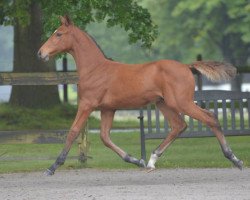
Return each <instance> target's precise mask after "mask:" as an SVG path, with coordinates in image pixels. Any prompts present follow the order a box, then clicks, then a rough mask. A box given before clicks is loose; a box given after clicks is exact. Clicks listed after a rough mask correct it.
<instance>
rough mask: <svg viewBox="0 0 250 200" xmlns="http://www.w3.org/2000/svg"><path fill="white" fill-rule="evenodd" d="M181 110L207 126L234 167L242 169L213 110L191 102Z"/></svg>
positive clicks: (241, 164)
mask: <svg viewBox="0 0 250 200" xmlns="http://www.w3.org/2000/svg"><path fill="white" fill-rule="evenodd" d="M182 110H183V113H184V114H186V115H189V116H190V117H192V118H195V119H197V120H199V121H201V122H203V123H205V124H206V125H207V126H209V127H210V129H211V130H212V131H213V132H214V134H215V136H216V137H217V139H218V141H219V143H220V146H221V149H222V152H223V154H224V156H225V157H226V158H227V159H229V160H230V161H231V162H232V163H233V164H234V165H235V166H236V167H238V168H239V169H242V167H243V162H242V161H241V160H239V159H238V158H237V157H236V156H235V155H234V153H233V151H232V150H231V148H230V147H229V145H228V144H227V142H226V139H225V136H224V134H223V132H222V130H221V126H220V124H219V121H218V119H217V116H215V115H214V113H213V112H210V111H208V110H205V109H201V108H200V107H198V106H197V105H195V104H194V103H193V102H192V103H190V104H188V105H186V106H185V108H182Z"/></svg>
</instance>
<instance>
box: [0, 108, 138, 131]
mask: <svg viewBox="0 0 250 200" xmlns="http://www.w3.org/2000/svg"><path fill="white" fill-rule="evenodd" d="M76 112H77V106H75V105H69V104H62V105H58V106H55V107H53V108H48V109H31V108H24V107H15V106H11V105H9V104H0V119H1V120H0V130H3V131H8V130H53V129H55V130H56V129H69V128H70V126H71V124H72V123H73V120H74V118H75V115H76ZM88 123H89V125H88V126H89V128H99V127H100V120H99V119H97V118H95V117H93V116H91V117H89V120H88ZM113 127H114V128H127V127H130V128H133V127H139V120H137V119H136V118H135V120H131V119H125V120H114V123H113Z"/></svg>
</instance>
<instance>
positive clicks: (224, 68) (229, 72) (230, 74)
mask: <svg viewBox="0 0 250 200" xmlns="http://www.w3.org/2000/svg"><path fill="white" fill-rule="evenodd" d="M188 66H189V67H190V68H195V69H196V70H198V71H199V72H200V73H201V74H203V75H205V76H206V77H207V78H208V79H210V80H211V81H213V82H219V81H223V80H230V79H232V78H234V77H235V76H236V74H237V69H236V68H235V67H234V66H233V65H231V64H230V63H226V62H217V61H196V62H193V63H192V64H189V65H188Z"/></svg>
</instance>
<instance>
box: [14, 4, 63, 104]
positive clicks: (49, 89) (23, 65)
mask: <svg viewBox="0 0 250 200" xmlns="http://www.w3.org/2000/svg"><path fill="white" fill-rule="evenodd" d="M29 13H30V24H29V25H28V26H25V27H23V26H22V25H21V24H20V23H19V22H18V20H17V21H16V23H15V24H14V70H13V71H14V72H45V71H55V69H56V68H55V60H53V59H52V60H51V61H50V62H47V63H45V62H42V61H40V60H39V59H38V58H37V51H38V49H39V48H40V46H41V44H42V42H41V38H42V11H41V8H40V6H39V3H38V2H37V1H32V2H31V4H30V7H29ZM59 103H60V99H59V93H58V87H57V86H13V87H12V91H11V97H10V104H13V105H18V106H25V107H48V106H53V105H56V104H59Z"/></svg>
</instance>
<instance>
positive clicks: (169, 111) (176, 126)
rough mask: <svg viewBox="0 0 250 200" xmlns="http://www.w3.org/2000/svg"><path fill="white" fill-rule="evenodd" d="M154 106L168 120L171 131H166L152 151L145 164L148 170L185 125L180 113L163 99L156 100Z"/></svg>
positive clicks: (153, 167)
mask: <svg viewBox="0 0 250 200" xmlns="http://www.w3.org/2000/svg"><path fill="white" fill-rule="evenodd" d="M156 106H157V107H158V108H159V110H160V111H161V112H162V114H163V115H164V117H165V119H168V120H169V123H170V125H171V129H172V130H171V132H169V133H168V135H167V137H166V139H164V140H163V142H162V143H161V144H160V146H159V147H158V148H157V149H156V150H154V151H153V152H152V154H151V157H150V160H149V162H148V165H147V168H149V169H150V170H153V169H155V163H156V161H157V160H158V158H159V157H160V156H161V155H162V153H163V152H164V150H166V149H167V148H168V147H169V145H170V144H171V143H172V142H173V141H174V140H175V139H176V138H177V136H178V135H179V134H180V133H182V132H183V131H184V130H185V129H186V127H187V125H186V123H185V121H184V120H183V119H182V117H181V115H180V114H179V113H178V112H177V111H175V110H174V109H173V108H170V107H168V106H167V105H166V104H165V102H164V101H163V100H162V101H160V102H157V103H156Z"/></svg>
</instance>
